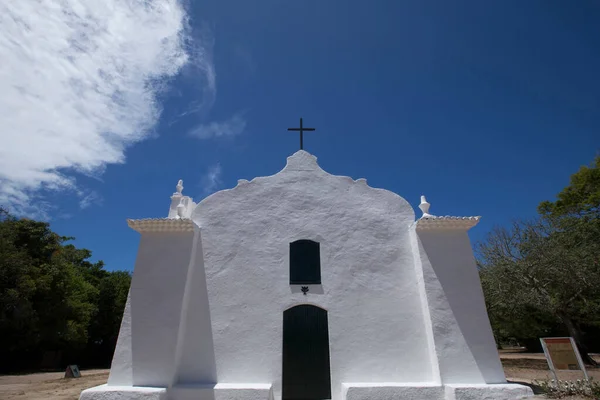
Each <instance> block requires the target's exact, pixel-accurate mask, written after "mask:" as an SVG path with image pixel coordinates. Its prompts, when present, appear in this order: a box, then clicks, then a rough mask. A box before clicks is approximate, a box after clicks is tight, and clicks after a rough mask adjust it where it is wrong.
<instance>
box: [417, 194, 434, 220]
mask: <svg viewBox="0 0 600 400" xmlns="http://www.w3.org/2000/svg"><path fill="white" fill-rule="evenodd" d="M429 206H431V204H429V203H428V202H427V199H426V198H425V196H421V204H419V208H420V209H421V211H423V215H422V216H421V218H427V217H432V216H433V215H431V214H429Z"/></svg>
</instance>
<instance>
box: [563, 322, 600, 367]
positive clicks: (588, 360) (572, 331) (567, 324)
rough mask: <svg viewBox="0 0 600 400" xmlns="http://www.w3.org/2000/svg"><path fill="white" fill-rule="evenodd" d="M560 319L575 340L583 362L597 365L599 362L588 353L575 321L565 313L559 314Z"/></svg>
mask: <svg viewBox="0 0 600 400" xmlns="http://www.w3.org/2000/svg"><path fill="white" fill-rule="evenodd" d="M560 319H561V321H562V322H563V324H565V327H566V328H567V330H568V331H569V335H571V337H572V338H573V340H574V341H575V344H576V345H577V348H578V349H579V354H580V355H581V358H582V360H583V362H584V363H585V364H588V365H593V366H595V367H597V366H598V365H599V364H598V363H597V362H596V360H594V359H593V358H592V357H590V355H589V354H588V349H587V346H586V345H585V343H584V342H583V339H582V335H581V331H580V330H579V328H578V327H577V326H576V325H575V323H574V322H573V321H572V320H571V318H569V317H568V316H567V315H564V314H561V315H560Z"/></svg>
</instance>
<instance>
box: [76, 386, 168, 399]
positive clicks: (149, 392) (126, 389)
mask: <svg viewBox="0 0 600 400" xmlns="http://www.w3.org/2000/svg"><path fill="white" fill-rule="evenodd" d="M117 399H119V400H167V389H166V388H151V387H139V386H108V385H100V386H95V387H93V388H89V389H86V390H84V391H83V392H81V395H80V396H79V400H117Z"/></svg>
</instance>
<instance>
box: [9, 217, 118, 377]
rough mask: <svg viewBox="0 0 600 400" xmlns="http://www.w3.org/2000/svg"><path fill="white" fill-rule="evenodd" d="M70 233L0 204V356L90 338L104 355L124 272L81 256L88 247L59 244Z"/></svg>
mask: <svg viewBox="0 0 600 400" xmlns="http://www.w3.org/2000/svg"><path fill="white" fill-rule="evenodd" d="M71 239H72V238H70V237H65V236H60V235H58V234H56V233H54V232H52V230H51V229H50V227H49V224H47V223H45V222H38V221H33V220H29V219H25V218H23V219H17V218H15V217H13V216H11V215H9V213H8V212H7V211H6V210H3V209H1V208H0V337H2V338H3V346H2V348H0V358H1V359H3V360H20V359H23V358H27V357H25V356H31V355H32V354H34V355H35V354H37V355H38V356H39V355H41V354H42V353H43V352H44V351H49V350H64V349H69V350H70V351H71V353H73V350H84V349H85V348H86V347H89V346H90V345H91V344H93V343H97V342H103V343H105V345H104V347H103V353H107V354H110V355H112V351H113V350H114V344H115V343H116V337H117V335H118V331H119V324H120V321H121V317H122V313H123V307H124V305H125V300H126V298H127V292H128V290H129V283H130V276H129V274H128V273H127V272H119V271H117V272H108V271H106V270H104V269H103V267H104V264H103V262H102V261H98V262H91V261H89V259H90V257H91V252H90V251H89V250H87V249H78V248H76V247H75V246H73V245H72V244H67V243H66V242H68V241H69V240H71ZM111 346H112V347H111ZM79 353H80V354H82V353H85V352H81V351H80V352H79ZM34 358H35V357H33V358H31V360H33V359H34ZM31 362H33V361H31ZM8 364H9V363H8V362H7V365H6V366H4V367H5V368H6V367H8ZM30 366H31V365H30Z"/></svg>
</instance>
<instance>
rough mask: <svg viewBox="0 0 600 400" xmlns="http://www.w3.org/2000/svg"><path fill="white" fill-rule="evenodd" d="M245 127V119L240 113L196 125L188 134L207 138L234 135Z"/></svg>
mask: <svg viewBox="0 0 600 400" xmlns="http://www.w3.org/2000/svg"><path fill="white" fill-rule="evenodd" d="M245 128H246V119H245V118H244V116H243V115H242V114H241V113H238V114H234V115H233V116H232V117H231V118H229V119H228V120H225V121H221V122H210V123H208V124H202V125H198V126H197V127H196V128H194V129H193V130H192V131H191V132H190V135H191V136H194V137H197V138H199V139H209V138H212V137H220V136H236V135H239V134H240V133H242V132H243V131H244V129H245Z"/></svg>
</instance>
